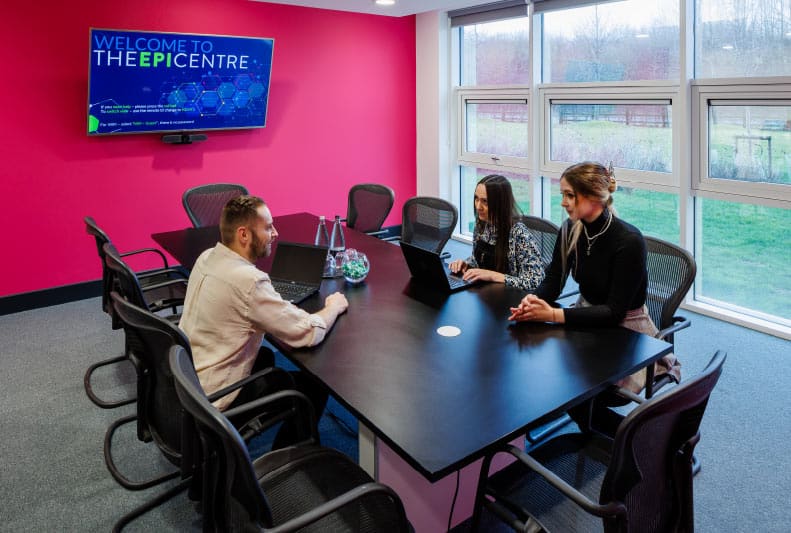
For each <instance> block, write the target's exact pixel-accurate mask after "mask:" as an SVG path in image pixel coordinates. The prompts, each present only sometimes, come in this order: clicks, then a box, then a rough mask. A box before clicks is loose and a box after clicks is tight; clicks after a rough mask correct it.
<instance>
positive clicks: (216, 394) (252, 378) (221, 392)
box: [208, 366, 294, 402]
mask: <svg viewBox="0 0 791 533" xmlns="http://www.w3.org/2000/svg"><path fill="white" fill-rule="evenodd" d="M274 374H281V375H285V376H286V379H288V381H289V383H290V384H291V386H292V387H293V386H294V380H293V378H292V377H291V374H289V373H288V372H286V371H285V370H283V369H282V368H278V367H275V366H272V367H269V368H266V369H264V370H261V371H260V372H256V373H255V374H250V375H249V376H247V377H246V378H244V379H240V380H239V381H237V382H236V383H232V384H231V385H228V386H227V387H223V388H222V389H220V390H218V391H215V392H213V393H212V394H210V395H209V396H208V398H209V401H210V402H215V401H217V400H219V399H220V398H222V397H223V396H226V395H228V394H230V393H232V392H233V391H235V390H238V389H241V388H242V387H244V386H245V385H247V384H248V383H252V382H253V381H255V380H257V379H260V378H262V377H265V376H270V375H274Z"/></svg>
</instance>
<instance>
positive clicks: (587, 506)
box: [499, 444, 626, 517]
mask: <svg viewBox="0 0 791 533" xmlns="http://www.w3.org/2000/svg"><path fill="white" fill-rule="evenodd" d="M499 451H501V452H505V453H509V454H511V455H513V456H514V457H516V458H517V459H518V460H519V461H520V462H521V463H522V464H523V465H525V466H526V467H527V468H529V469H530V470H532V471H533V472H535V473H536V474H538V475H539V476H541V477H543V478H544V479H545V480H546V481H547V482H548V483H549V484H550V485H552V486H553V487H554V488H555V489H557V490H558V491H559V492H561V493H562V494H563V495H564V496H566V497H567V498H568V499H570V500H571V501H573V502H574V503H575V504H577V505H578V506H579V507H581V508H582V509H584V510H585V511H587V512H589V513H590V514H592V515H595V516H599V517H604V516H615V515H620V514H626V506H625V505H624V504H622V503H616V502H610V503H606V504H597V503H595V502H593V501H591V500H590V499H588V497H587V496H585V495H584V494H582V493H581V492H580V491H578V490H577V489H575V488H574V487H572V486H571V485H569V484H568V483H566V482H565V481H563V480H562V479H561V478H560V477H559V476H558V475H557V474H555V473H554V472H552V471H551V470H549V469H548V468H546V467H545V466H544V465H542V464H541V463H539V462H538V461H536V460H535V459H534V458H533V457H531V456H530V455H528V454H527V453H525V452H524V451H523V450H520V449H519V448H517V447H516V446H513V445H511V444H507V445H505V446H504V447H503V448H501V449H500V450H499Z"/></svg>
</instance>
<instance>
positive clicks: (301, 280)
mask: <svg viewBox="0 0 791 533" xmlns="http://www.w3.org/2000/svg"><path fill="white" fill-rule="evenodd" d="M326 260H327V248H326V247H324V246H313V245H311V244H299V243H296V242H278V243H277V250H276V251H275V256H274V258H272V269H271V272H269V279H270V280H271V281H272V286H273V287H274V288H275V290H276V291H277V292H278V293H279V294H280V296H281V297H282V298H283V299H284V300H286V301H289V302H291V303H293V304H298V303H300V302H302V301H303V300H305V299H306V298H309V297H311V296H313V295H314V294H316V293H317V292H318V291H319V288H320V287H321V276H322V274H323V273H324V263H325V262H326Z"/></svg>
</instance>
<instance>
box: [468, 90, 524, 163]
mask: <svg viewBox="0 0 791 533" xmlns="http://www.w3.org/2000/svg"><path fill="white" fill-rule="evenodd" d="M455 93H456V105H457V109H456V112H457V117H458V120H457V124H458V131H457V132H456V135H457V137H456V138H457V139H458V142H457V151H456V161H457V163H458V164H459V165H460V166H476V167H481V168H487V169H491V170H495V171H496V170H503V171H514V172H522V173H529V170H530V168H531V165H532V157H531V153H532V147H533V136H532V135H531V132H530V124H531V122H530V115H531V113H532V107H531V91H530V88H529V87H525V86H513V87H485V86H476V87H474V88H473V87H469V86H467V87H465V86H462V87H458V88H456V89H455ZM477 100H480V101H481V102H485V103H491V104H507V103H512V102H518V103H523V104H524V105H525V106H526V107H527V112H528V122H527V123H526V124H525V129H526V134H527V155H526V156H525V157H519V156H513V155H504V154H496V153H488V152H472V151H468V150H467V113H466V109H467V105H468V103H481V102H476V101H477Z"/></svg>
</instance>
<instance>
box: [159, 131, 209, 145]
mask: <svg viewBox="0 0 791 533" xmlns="http://www.w3.org/2000/svg"><path fill="white" fill-rule="evenodd" d="M206 139H208V136H207V135H206V134H205V133H171V134H168V135H163V136H162V142H163V143H165V144H192V143H194V142H199V141H205V140H206Z"/></svg>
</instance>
